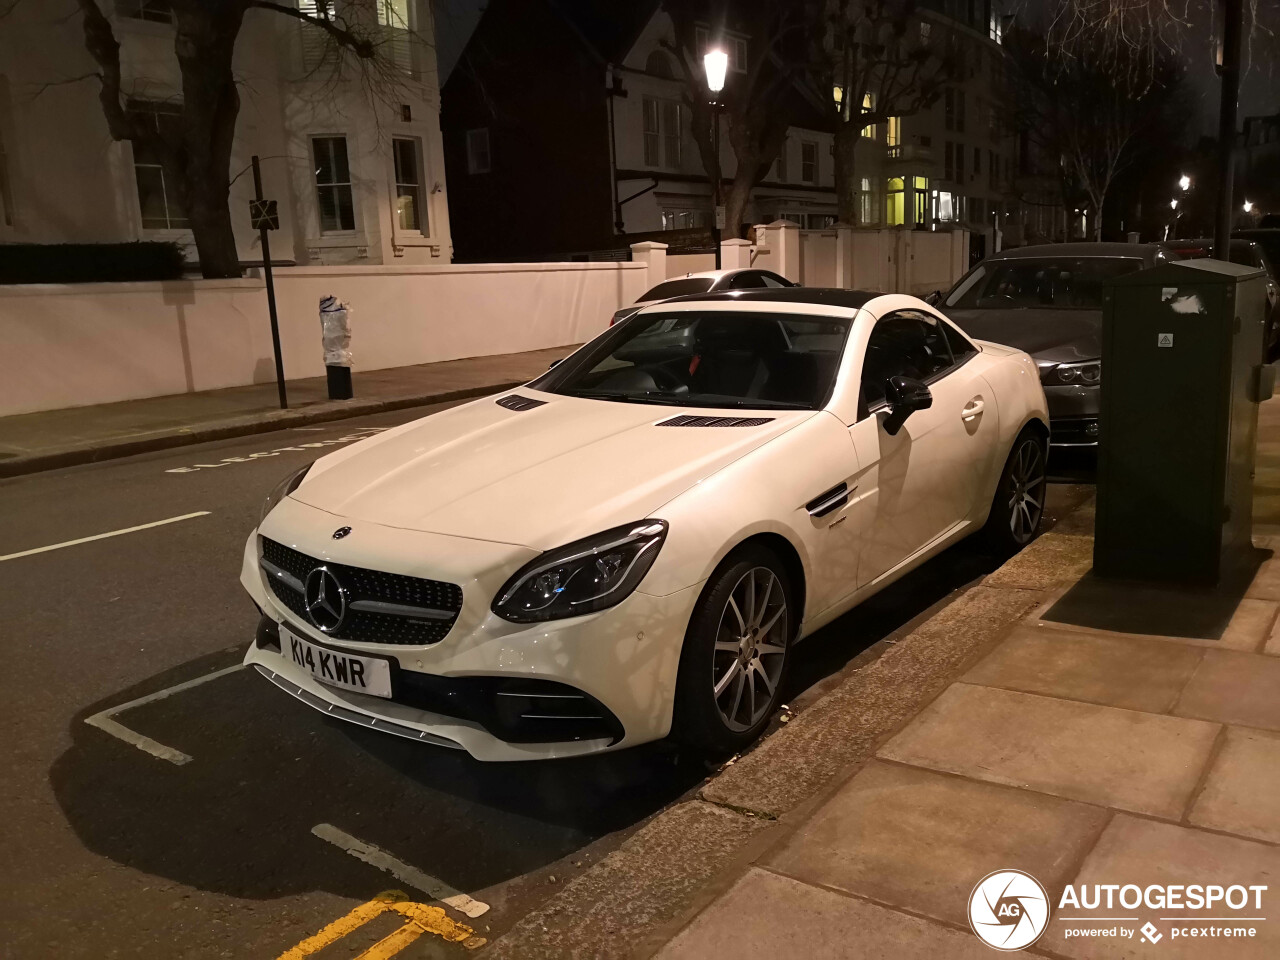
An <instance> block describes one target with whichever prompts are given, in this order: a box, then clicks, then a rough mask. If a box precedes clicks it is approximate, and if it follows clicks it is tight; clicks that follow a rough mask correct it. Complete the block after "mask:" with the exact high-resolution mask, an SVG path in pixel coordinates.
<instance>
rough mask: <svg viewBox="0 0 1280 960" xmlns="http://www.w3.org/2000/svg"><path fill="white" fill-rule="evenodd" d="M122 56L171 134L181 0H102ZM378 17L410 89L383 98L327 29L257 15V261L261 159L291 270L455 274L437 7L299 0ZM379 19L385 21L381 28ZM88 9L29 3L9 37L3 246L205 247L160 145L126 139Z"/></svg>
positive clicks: (4, 29) (1, 146)
mask: <svg viewBox="0 0 1280 960" xmlns="http://www.w3.org/2000/svg"><path fill="white" fill-rule="evenodd" d="M98 2H99V4H100V6H101V7H102V9H103V12H104V13H106V14H107V15H108V16H109V18H110V21H111V24H112V28H113V30H114V33H115V36H116V39H117V40H118V42H119V44H120V48H121V49H120V58H121V70H122V75H123V76H122V87H123V90H124V92H125V95H126V96H127V104H128V108H129V109H131V110H139V111H146V112H147V113H148V114H150V115H152V116H154V118H155V122H156V123H165V122H169V121H168V119H167V118H168V117H170V116H172V114H173V113H174V111H175V109H176V107H177V105H179V104H180V103H181V99H182V86H181V77H180V74H179V70H178V64H177V59H176V56H175V54H174V49H173V48H174V27H173V23H172V15H171V13H170V10H169V4H168V0H98ZM283 2H284V3H286V4H299V5H300V6H301V8H302V9H303V10H304V11H306V12H311V13H314V12H315V11H316V9H317V4H320V5H323V4H326V3H327V4H328V9H329V10H330V11H334V4H335V3H336V4H337V7H338V9H337V10H336V11H335V12H336V13H337V15H339V16H345V17H357V18H361V17H362V18H365V22H366V23H368V24H370V26H371V29H376V30H379V31H380V32H381V33H382V35H383V38H384V41H385V42H383V43H382V44H381V49H382V50H383V51H385V57H386V62H387V63H388V64H390V65H391V67H392V69H390V70H388V71H387V73H388V74H390V76H391V77H392V80H391V81H390V82H383V83H380V84H379V85H378V86H377V88H376V91H375V95H374V96H373V97H370V96H369V95H368V94H367V92H366V87H365V85H363V84H362V83H361V81H360V80H358V79H356V78H353V77H345V78H343V77H338V76H337V75H336V74H335V71H334V69H333V63H334V58H333V53H332V49H331V47H330V46H329V45H328V43H327V42H326V40H325V37H324V34H323V32H322V31H321V30H319V29H318V28H316V27H314V26H311V25H308V24H304V23H302V22H300V21H299V20H297V19H295V18H293V17H289V16H286V15H283V14H281V13H278V12H273V11H268V10H262V9H250V10H249V11H248V12H247V13H246V15H245V18H244V23H243V27H242V29H241V32H240V35H239V39H238V41H237V44H236V50H235V61H234V70H235V75H236V78H237V82H238V89H239V93H240V100H241V106H240V113H239V118H238V121H237V126H236V139H235V145H234V150H233V156H232V164H231V171H230V173H231V176H232V177H235V178H236V179H235V180H234V182H233V184H232V187H231V196H230V210H231V217H232V222H233V224H234V228H235V232H236V241H237V247H238V249H239V252H240V257H241V259H242V260H243V261H255V260H260V259H261V252H260V250H259V249H258V248H259V242H258V236H257V233H256V231H254V230H252V229H251V227H250V223H249V201H250V199H251V198H252V197H253V180H252V176H251V175H250V173H249V172H248V166H249V159H250V156H251V155H253V154H257V155H259V156H260V157H261V163H262V172H263V180H264V193H265V195H266V196H267V197H268V198H273V199H276V200H277V201H278V203H279V212H280V220H281V222H280V230H279V231H278V232H277V233H276V234H275V236H273V237H272V250H271V253H272V258H273V260H277V261H278V260H293V261H295V262H297V263H299V264H307V263H321V264H323V263H374V264H376V263H386V264H390V263H405V264H423V263H448V262H449V261H450V258H451V252H452V245H451V240H450V232H449V212H448V203H447V192H446V190H445V171H444V157H443V151H442V145H441V137H440V123H439V104H440V92H439V84H438V81H437V75H436V66H435V55H434V45H433V40H432V37H433V25H432V19H431V9H430V4H429V0H283ZM375 23H376V26H374V24H375ZM97 72H98V68H97V65H96V63H95V62H94V61H93V59H92V58H91V57H90V56H89V54H88V53H87V52H86V50H85V46H84V33H83V28H82V19H81V14H80V13H79V11H78V5H77V3H76V2H75V0H39V2H24V3H19V4H17V6H16V7H14V8H13V10H12V12H11V13H9V14H8V15H7V17H6V18H5V20H4V21H3V24H2V25H0V243H3V242H23V243H71V242H75V243H91V242H120V241H134V240H173V241H177V242H178V243H181V244H183V245H185V246H186V247H188V248H189V252H188V259H189V260H191V261H194V259H195V255H194V247H193V243H192V235H191V231H190V229H189V226H188V221H187V220H186V218H185V215H184V212H183V210H182V209H181V208H180V205H179V204H178V203H177V202H176V200H175V197H174V193H173V190H172V189H171V187H170V186H169V185H167V184H166V183H165V178H164V172H163V171H162V170H161V168H160V166H159V165H158V163H156V162H155V158H153V157H150V156H148V155H147V152H146V150H145V149H143V150H135V149H134V145H133V144H132V143H130V142H127V141H126V142H117V141H113V140H112V139H111V136H110V134H109V133H108V130H107V124H106V121H105V119H104V118H103V115H102V110H101V107H100V105H99V103H98V93H99V83H98V80H97V78H96V74H97Z"/></svg>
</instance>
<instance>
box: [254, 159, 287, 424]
mask: <svg viewBox="0 0 1280 960" xmlns="http://www.w3.org/2000/svg"><path fill="white" fill-rule="evenodd" d="M252 163H253V195H254V198H255V199H257V200H258V201H262V200H263V199H265V198H264V197H263V196H262V170H261V168H260V167H259V166H258V155H257V154H256V153H255V154H254V155H253V158H252ZM269 233H270V231H268V230H267V227H266V224H263V225H262V226H261V227H260V228H259V229H258V236H259V237H261V238H262V273H263V275H264V276H265V277H266V278H267V310H268V311H269V312H270V313H271V347H272V349H273V350H275V353H276V387H277V388H278V389H279V391H280V409H281V410H288V409H289V397H288V395H287V394H286V393H285V389H284V357H282V356H281V355H280V321H279V320H278V319H277V318H276V286H275V283H274V282H273V281H272V278H271V240H270V239H269V236H268V235H269Z"/></svg>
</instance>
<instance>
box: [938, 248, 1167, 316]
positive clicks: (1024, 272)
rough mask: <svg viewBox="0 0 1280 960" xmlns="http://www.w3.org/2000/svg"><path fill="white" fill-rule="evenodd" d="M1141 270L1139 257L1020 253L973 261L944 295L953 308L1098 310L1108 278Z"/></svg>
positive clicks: (949, 305)
mask: <svg viewBox="0 0 1280 960" xmlns="http://www.w3.org/2000/svg"><path fill="white" fill-rule="evenodd" d="M1141 269H1142V260H1141V259H1140V258H1138V257H1054V258H1047V257H1046V258H1043V259H1041V258H1038V257H1036V258H1032V257H1019V258H1016V259H1010V260H989V261H986V262H983V263H980V264H978V266H976V267H974V268H973V270H972V271H970V273H969V275H968V276H966V277H965V278H964V279H962V280H961V281H960V282H959V283H958V284H956V285H955V287H954V289H952V291H951V292H950V293H949V294H948V295H947V299H946V306H948V307H955V308H956V309H958V310H972V309H980V310H1016V309H1020V308H1026V307H1034V308H1036V309H1044V308H1046V307H1048V308H1058V309H1070V310H1101V309H1102V286H1103V284H1105V283H1106V282H1107V281H1108V280H1111V279H1114V278H1115V277H1120V276H1123V275H1124V274H1126V273H1134V272H1136V271H1138V270H1141Z"/></svg>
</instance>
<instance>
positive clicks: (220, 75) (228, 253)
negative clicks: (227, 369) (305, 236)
mask: <svg viewBox="0 0 1280 960" xmlns="http://www.w3.org/2000/svg"><path fill="white" fill-rule="evenodd" d="M175 13H176V18H175V19H176V24H175V27H176V35H175V38H174V50H175V52H176V53H177V56H178V65H179V66H180V67H181V69H182V106H183V117H182V143H181V147H180V149H179V150H177V151H175V153H176V156H171V157H170V158H169V159H170V162H169V163H167V164H166V170H165V172H166V173H169V167H173V168H174V173H176V174H177V186H178V193H179V195H180V196H181V197H182V200H183V202H184V203H185V204H186V207H187V214H188V216H189V217H190V218H191V231H192V233H193V234H194V235H195V241H196V251H197V253H198V254H199V257H200V272H201V274H202V275H203V276H204V277H206V278H209V279H215V278H223V277H238V276H240V274H241V271H240V254H239V252H238V251H237V250H236V238H235V231H234V230H233V229H232V226H231V211H230V210H229V209H228V206H227V202H228V198H229V194H230V189H231V185H230V181H229V170H230V167H231V146H232V143H233V141H234V139H235V130H236V117H237V116H238V114H239V112H240V95H239V94H238V93H237V92H236V84H235V77H234V75H233V74H232V71H231V60H232V55H233V53H234V50H235V43H236V36H237V35H238V34H239V32H240V26H241V21H242V19H243V15H244V10H243V7H241V6H240V5H239V4H234V3H233V4H225V5H223V4H209V5H205V4H191V5H185V4H184V5H182V6H175Z"/></svg>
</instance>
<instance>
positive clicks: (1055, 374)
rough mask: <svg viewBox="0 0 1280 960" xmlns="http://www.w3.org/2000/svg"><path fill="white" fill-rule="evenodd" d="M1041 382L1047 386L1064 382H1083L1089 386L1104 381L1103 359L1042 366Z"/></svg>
mask: <svg viewBox="0 0 1280 960" xmlns="http://www.w3.org/2000/svg"><path fill="white" fill-rule="evenodd" d="M1040 382H1041V383H1043V384H1044V385H1045V386H1046V387H1052V386H1055V385H1056V384H1062V383H1082V384H1084V385H1085V386H1087V387H1093V386H1097V385H1098V384H1099V383H1101V382H1102V361H1101V360H1085V361H1084V362H1083V363H1060V364H1058V365H1057V366H1056V367H1042V368H1041V370H1040Z"/></svg>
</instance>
